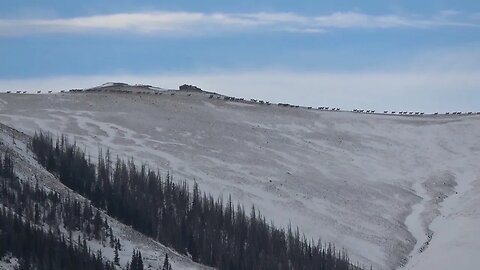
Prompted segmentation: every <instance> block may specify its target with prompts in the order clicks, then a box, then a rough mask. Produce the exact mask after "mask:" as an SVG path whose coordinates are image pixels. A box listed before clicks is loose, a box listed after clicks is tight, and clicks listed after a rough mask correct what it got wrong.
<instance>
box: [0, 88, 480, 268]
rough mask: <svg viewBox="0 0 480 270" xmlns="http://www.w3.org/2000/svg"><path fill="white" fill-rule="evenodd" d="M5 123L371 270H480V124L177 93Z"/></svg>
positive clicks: (39, 101) (29, 106)
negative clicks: (167, 179) (223, 206)
mask: <svg viewBox="0 0 480 270" xmlns="http://www.w3.org/2000/svg"><path fill="white" fill-rule="evenodd" d="M172 94H173V95H172ZM189 95H190V96H189ZM0 122H1V123H5V124H8V125H10V126H13V127H15V128H17V129H19V130H21V131H24V132H26V133H27V134H33V132H34V131H35V130H38V129H44V130H49V131H51V132H53V133H54V134H60V133H65V134H67V135H70V136H71V137H74V138H75V139H76V141H77V142H78V143H81V144H83V145H85V147H86V149H87V150H88V151H90V153H92V154H96V152H97V150H98V147H108V148H110V150H111V151H112V153H113V154H114V155H117V154H118V155H120V156H124V157H131V156H133V157H135V158H136V159H138V160H141V161H144V162H147V163H148V164H149V166H151V167H154V168H156V167H159V168H163V169H165V170H170V171H171V172H172V173H173V174H174V176H175V177H176V178H177V179H178V180H183V179H187V180H188V181H190V182H193V181H197V182H198V183H199V185H200V187H201V188H202V189H203V190H205V191H208V192H212V193H214V194H217V195H223V196H224V197H226V196H228V194H231V195H232V197H233V198H234V200H236V201H238V202H241V203H243V204H245V206H246V207H248V206H249V205H251V204H253V203H254V204H255V205H256V207H257V208H258V209H260V210H261V212H262V213H263V214H264V215H265V216H266V217H267V219H272V220H273V221H274V222H275V223H276V224H278V225H280V226H286V225H288V224H289V223H291V224H292V225H293V226H299V227H300V229H301V230H302V231H303V232H305V234H306V235H307V236H308V237H311V238H318V237H320V236H321V237H322V240H324V241H332V242H334V243H335V244H336V245H337V247H339V248H340V247H345V248H347V249H348V251H349V255H350V257H351V258H352V260H353V261H358V262H360V263H361V264H363V265H365V266H366V267H369V266H370V265H373V267H374V269H396V268H399V267H401V266H403V265H405V267H406V268H407V269H453V268H452V267H451V266H452V264H455V265H456V266H461V267H462V268H460V267H455V268H454V269H472V267H470V268H469V266H474V265H476V264H475V262H474V261H473V260H474V259H476V257H475V255H476V254H479V252H480V236H479V235H480V234H479V230H480V210H478V207H477V206H478V205H480V166H479V164H480V116H476V115H474V116H457V115H450V116H445V115H437V116H433V115H432V116H427V115H425V116H392V115H373V114H369V115H366V114H354V113H350V112H328V111H317V110H307V109H303V108H285V107H279V106H277V105H259V104H248V103H239V102H231V101H224V100H222V99H216V98H213V99H209V95H207V94H202V93H187V92H182V91H170V92H168V94H167V92H165V93H164V94H163V95H153V94H150V95H144V94H120V93H75V94H73V93H70V94H69V93H65V94H50V95H48V94H45V95H17V94H0ZM462 264H463V265H462Z"/></svg>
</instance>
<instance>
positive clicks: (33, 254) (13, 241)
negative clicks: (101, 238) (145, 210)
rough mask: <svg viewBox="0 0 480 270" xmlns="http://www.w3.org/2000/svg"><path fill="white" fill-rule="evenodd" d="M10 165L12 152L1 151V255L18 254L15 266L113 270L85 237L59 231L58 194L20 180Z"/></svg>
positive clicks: (42, 269) (23, 269) (44, 269)
mask: <svg viewBox="0 0 480 270" xmlns="http://www.w3.org/2000/svg"><path fill="white" fill-rule="evenodd" d="M13 167H14V165H13V162H12V159H11V156H10V155H9V154H8V153H4V155H3V158H2V154H1V153H0V204H1V206H0V258H3V257H4V256H5V255H9V256H13V257H15V258H17V259H18V267H17V268H18V270H30V269H32V270H33V269H35V270H64V269H71V270H76V269H78V270H82V269H92V270H114V269H115V268H114V265H113V263H111V262H109V261H106V260H104V259H103V256H102V254H101V252H97V253H95V254H94V253H93V252H92V251H91V250H90V249H89V248H88V246H87V244H86V240H85V238H84V239H83V241H81V239H80V236H79V238H78V240H76V241H77V243H75V240H74V239H72V237H71V235H70V237H68V238H65V236H64V234H62V233H61V232H60V228H59V224H60V220H61V213H62V212H63V211H60V210H59V208H61V206H60V199H59V197H58V194H55V193H54V192H48V193H47V192H46V191H44V190H43V189H40V188H39V187H38V185H37V186H36V187H32V186H31V185H30V184H29V183H28V182H27V181H21V180H20V179H19V178H18V177H17V176H16V175H15V173H14V169H13ZM55 209H57V210H55ZM92 220H93V219H92ZM44 223H45V224H49V225H48V226H43V224H44ZM87 223H89V222H87ZM102 223H103V222H102ZM93 231H95V229H94V230H93Z"/></svg>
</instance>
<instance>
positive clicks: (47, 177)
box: [0, 124, 212, 270]
mask: <svg viewBox="0 0 480 270" xmlns="http://www.w3.org/2000/svg"><path fill="white" fill-rule="evenodd" d="M29 140H30V138H29V137H28V136H27V135H25V134H22V133H20V132H18V131H16V130H14V129H12V128H10V127H8V126H5V125H3V124H0V148H2V152H5V151H8V152H9V153H11V155H12V158H13V160H14V164H15V173H16V174H17V175H18V176H19V177H20V179H25V180H31V181H32V184H34V183H36V182H35V181H36V180H38V183H39V185H40V187H42V188H45V189H47V190H54V191H56V192H58V193H59V194H62V195H63V196H66V194H67V193H68V194H69V195H70V196H75V197H76V199H79V200H80V201H81V202H83V201H86V199H85V198H83V197H82V196H80V195H78V194H76V193H75V192H74V191H72V190H70V189H69V188H67V187H66V186H64V185H63V184H62V183H61V182H60V181H59V180H58V179H57V178H55V177H54V176H53V175H52V174H50V173H49V172H48V171H46V170H45V169H44V168H43V167H42V166H41V165H40V164H38V163H37V162H36V160H35V159H34V154H33V153H32V152H31V151H30V150H29V149H28V147H27V144H28V142H29ZM7 149H8V150H7ZM102 215H103V217H102V219H103V218H107V220H108V223H109V225H110V226H112V230H113V233H114V235H115V237H117V238H119V239H120V243H121V245H122V249H121V250H120V251H119V258H120V265H121V267H122V269H124V268H125V266H126V264H127V263H128V262H130V260H131V256H132V253H133V250H134V249H135V250H140V251H141V252H142V256H143V261H144V264H145V269H159V267H161V265H162V263H163V259H164V258H165V254H166V253H168V255H169V258H170V262H171V264H172V267H173V269H179V270H190V269H192V270H193V269H212V268H210V267H205V266H203V265H200V264H197V263H194V262H192V261H191V260H190V259H189V258H185V257H183V256H181V255H179V254H178V253H176V252H175V251H173V250H171V249H169V248H167V247H165V246H163V245H161V244H160V243H158V242H156V241H153V240H152V239H150V238H148V237H146V236H144V235H142V234H140V233H138V232H137V231H135V230H134V229H132V228H131V227H129V226H126V225H124V224H122V223H120V222H118V221H117V220H115V219H113V218H111V217H109V216H108V215H106V214H105V213H102ZM64 233H65V237H68V233H67V231H64ZM78 234H79V232H74V233H73V237H72V239H77V237H78ZM74 242H76V241H74ZM87 244H88V245H89V247H90V249H91V250H92V251H93V252H96V251H97V250H102V254H103V256H104V257H105V258H107V259H108V260H110V261H113V258H114V249H113V248H110V246H109V245H103V244H102V243H100V242H99V241H96V240H94V239H92V240H88V241H87ZM16 262H17V261H16V259H15V258H14V259H10V260H9V259H8V258H3V259H1V260H0V270H2V269H14V266H15V265H16ZM2 267H3V268H2Z"/></svg>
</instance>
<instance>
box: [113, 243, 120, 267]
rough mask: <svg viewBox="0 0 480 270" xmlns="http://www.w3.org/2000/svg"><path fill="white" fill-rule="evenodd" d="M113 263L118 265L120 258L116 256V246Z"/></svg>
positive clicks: (116, 247)
mask: <svg viewBox="0 0 480 270" xmlns="http://www.w3.org/2000/svg"><path fill="white" fill-rule="evenodd" d="M113 262H114V263H115V265H120V257H119V256H118V246H117V245H115V250H114V258H113Z"/></svg>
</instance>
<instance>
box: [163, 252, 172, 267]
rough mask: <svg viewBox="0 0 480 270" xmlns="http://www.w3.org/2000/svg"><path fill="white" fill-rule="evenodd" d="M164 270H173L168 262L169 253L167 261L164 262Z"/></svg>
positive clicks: (166, 257) (166, 256) (166, 255)
mask: <svg viewBox="0 0 480 270" xmlns="http://www.w3.org/2000/svg"><path fill="white" fill-rule="evenodd" d="M162 270H172V266H171V265H170V262H169V261H168V253H165V260H163V267H162Z"/></svg>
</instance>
